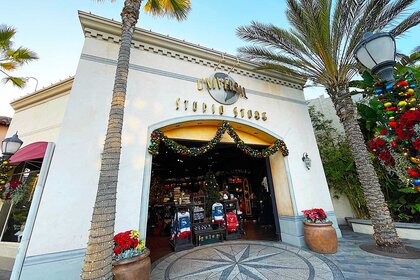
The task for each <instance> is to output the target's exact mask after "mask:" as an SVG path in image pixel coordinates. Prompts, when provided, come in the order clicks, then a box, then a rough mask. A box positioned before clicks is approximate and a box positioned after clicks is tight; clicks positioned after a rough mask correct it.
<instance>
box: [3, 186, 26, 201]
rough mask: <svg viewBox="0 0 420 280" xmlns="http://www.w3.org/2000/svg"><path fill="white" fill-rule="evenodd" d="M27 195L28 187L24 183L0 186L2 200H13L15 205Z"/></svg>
mask: <svg viewBox="0 0 420 280" xmlns="http://www.w3.org/2000/svg"><path fill="white" fill-rule="evenodd" d="M25 193H26V187H25V185H24V184H23V183H22V181H11V182H8V183H6V184H5V185H2V186H0V198H1V199H4V200H12V201H13V203H15V204H16V203H18V202H19V201H21V200H22V199H23V197H24V196H25Z"/></svg>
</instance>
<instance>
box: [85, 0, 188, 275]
mask: <svg viewBox="0 0 420 280" xmlns="http://www.w3.org/2000/svg"><path fill="white" fill-rule="evenodd" d="M97 1H99V2H103V1H104V0H97ZM141 3H142V1H141V0H125V2H124V7H123V9H122V12H121V19H122V25H121V45H120V50H119V54H118V61H117V69H116V73H115V82H114V89H113V94H112V102H111V109H110V113H109V118H108V128H107V133H106V137H105V143H104V149H103V152H102V159H101V170H100V174H99V183H98V191H97V194H96V200H95V205H94V209H93V214H92V222H91V228H90V231H89V240H88V245H87V249H86V255H85V263H84V266H83V270H82V274H81V278H82V279H112V277H113V276H112V255H113V250H112V249H113V244H114V242H113V237H114V224H115V207H116V191H117V182H118V169H119V163H120V153H121V131H122V126H123V117H124V103H125V96H126V89H127V77H128V65H129V60H130V47H131V41H132V36H133V32H134V29H135V26H136V23H137V21H138V18H139V13H140V7H141ZM144 10H145V11H146V12H149V13H151V14H153V15H159V16H160V15H167V16H169V17H174V18H176V19H177V20H182V19H185V18H186V15H187V13H188V11H189V10H190V1H189V0H148V1H147V2H146V5H145V6H144Z"/></svg>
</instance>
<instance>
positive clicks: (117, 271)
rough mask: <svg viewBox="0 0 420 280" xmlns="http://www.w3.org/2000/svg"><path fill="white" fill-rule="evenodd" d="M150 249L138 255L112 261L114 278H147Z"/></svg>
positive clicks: (148, 277)
mask: <svg viewBox="0 0 420 280" xmlns="http://www.w3.org/2000/svg"><path fill="white" fill-rule="evenodd" d="M149 255H150V251H149V249H146V251H145V252H144V253H143V254H141V255H138V256H135V257H132V258H129V259H124V260H121V261H117V262H114V263H113V264H112V265H113V267H112V272H113V273H114V279H115V280H149V279H150V268H151V261H150V257H149Z"/></svg>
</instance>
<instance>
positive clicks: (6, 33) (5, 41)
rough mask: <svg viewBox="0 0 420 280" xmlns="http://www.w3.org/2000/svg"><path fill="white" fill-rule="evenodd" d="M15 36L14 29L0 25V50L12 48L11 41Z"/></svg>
mask: <svg viewBox="0 0 420 280" xmlns="http://www.w3.org/2000/svg"><path fill="white" fill-rule="evenodd" d="M15 34H16V29H15V28H13V27H10V26H7V25H0V48H1V49H7V48H10V47H12V41H11V39H12V38H13V36H15Z"/></svg>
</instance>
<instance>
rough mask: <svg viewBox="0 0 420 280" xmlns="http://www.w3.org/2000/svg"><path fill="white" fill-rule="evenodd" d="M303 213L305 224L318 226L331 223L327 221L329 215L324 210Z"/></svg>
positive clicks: (310, 210)
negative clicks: (316, 224)
mask: <svg viewBox="0 0 420 280" xmlns="http://www.w3.org/2000/svg"><path fill="white" fill-rule="evenodd" d="M302 213H303V215H304V216H305V218H306V221H305V222H308V223H318V224H319V223H326V222H329V221H328V219H327V214H326V213H325V211H324V210H323V209H322V208H313V209H309V210H303V211H302Z"/></svg>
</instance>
